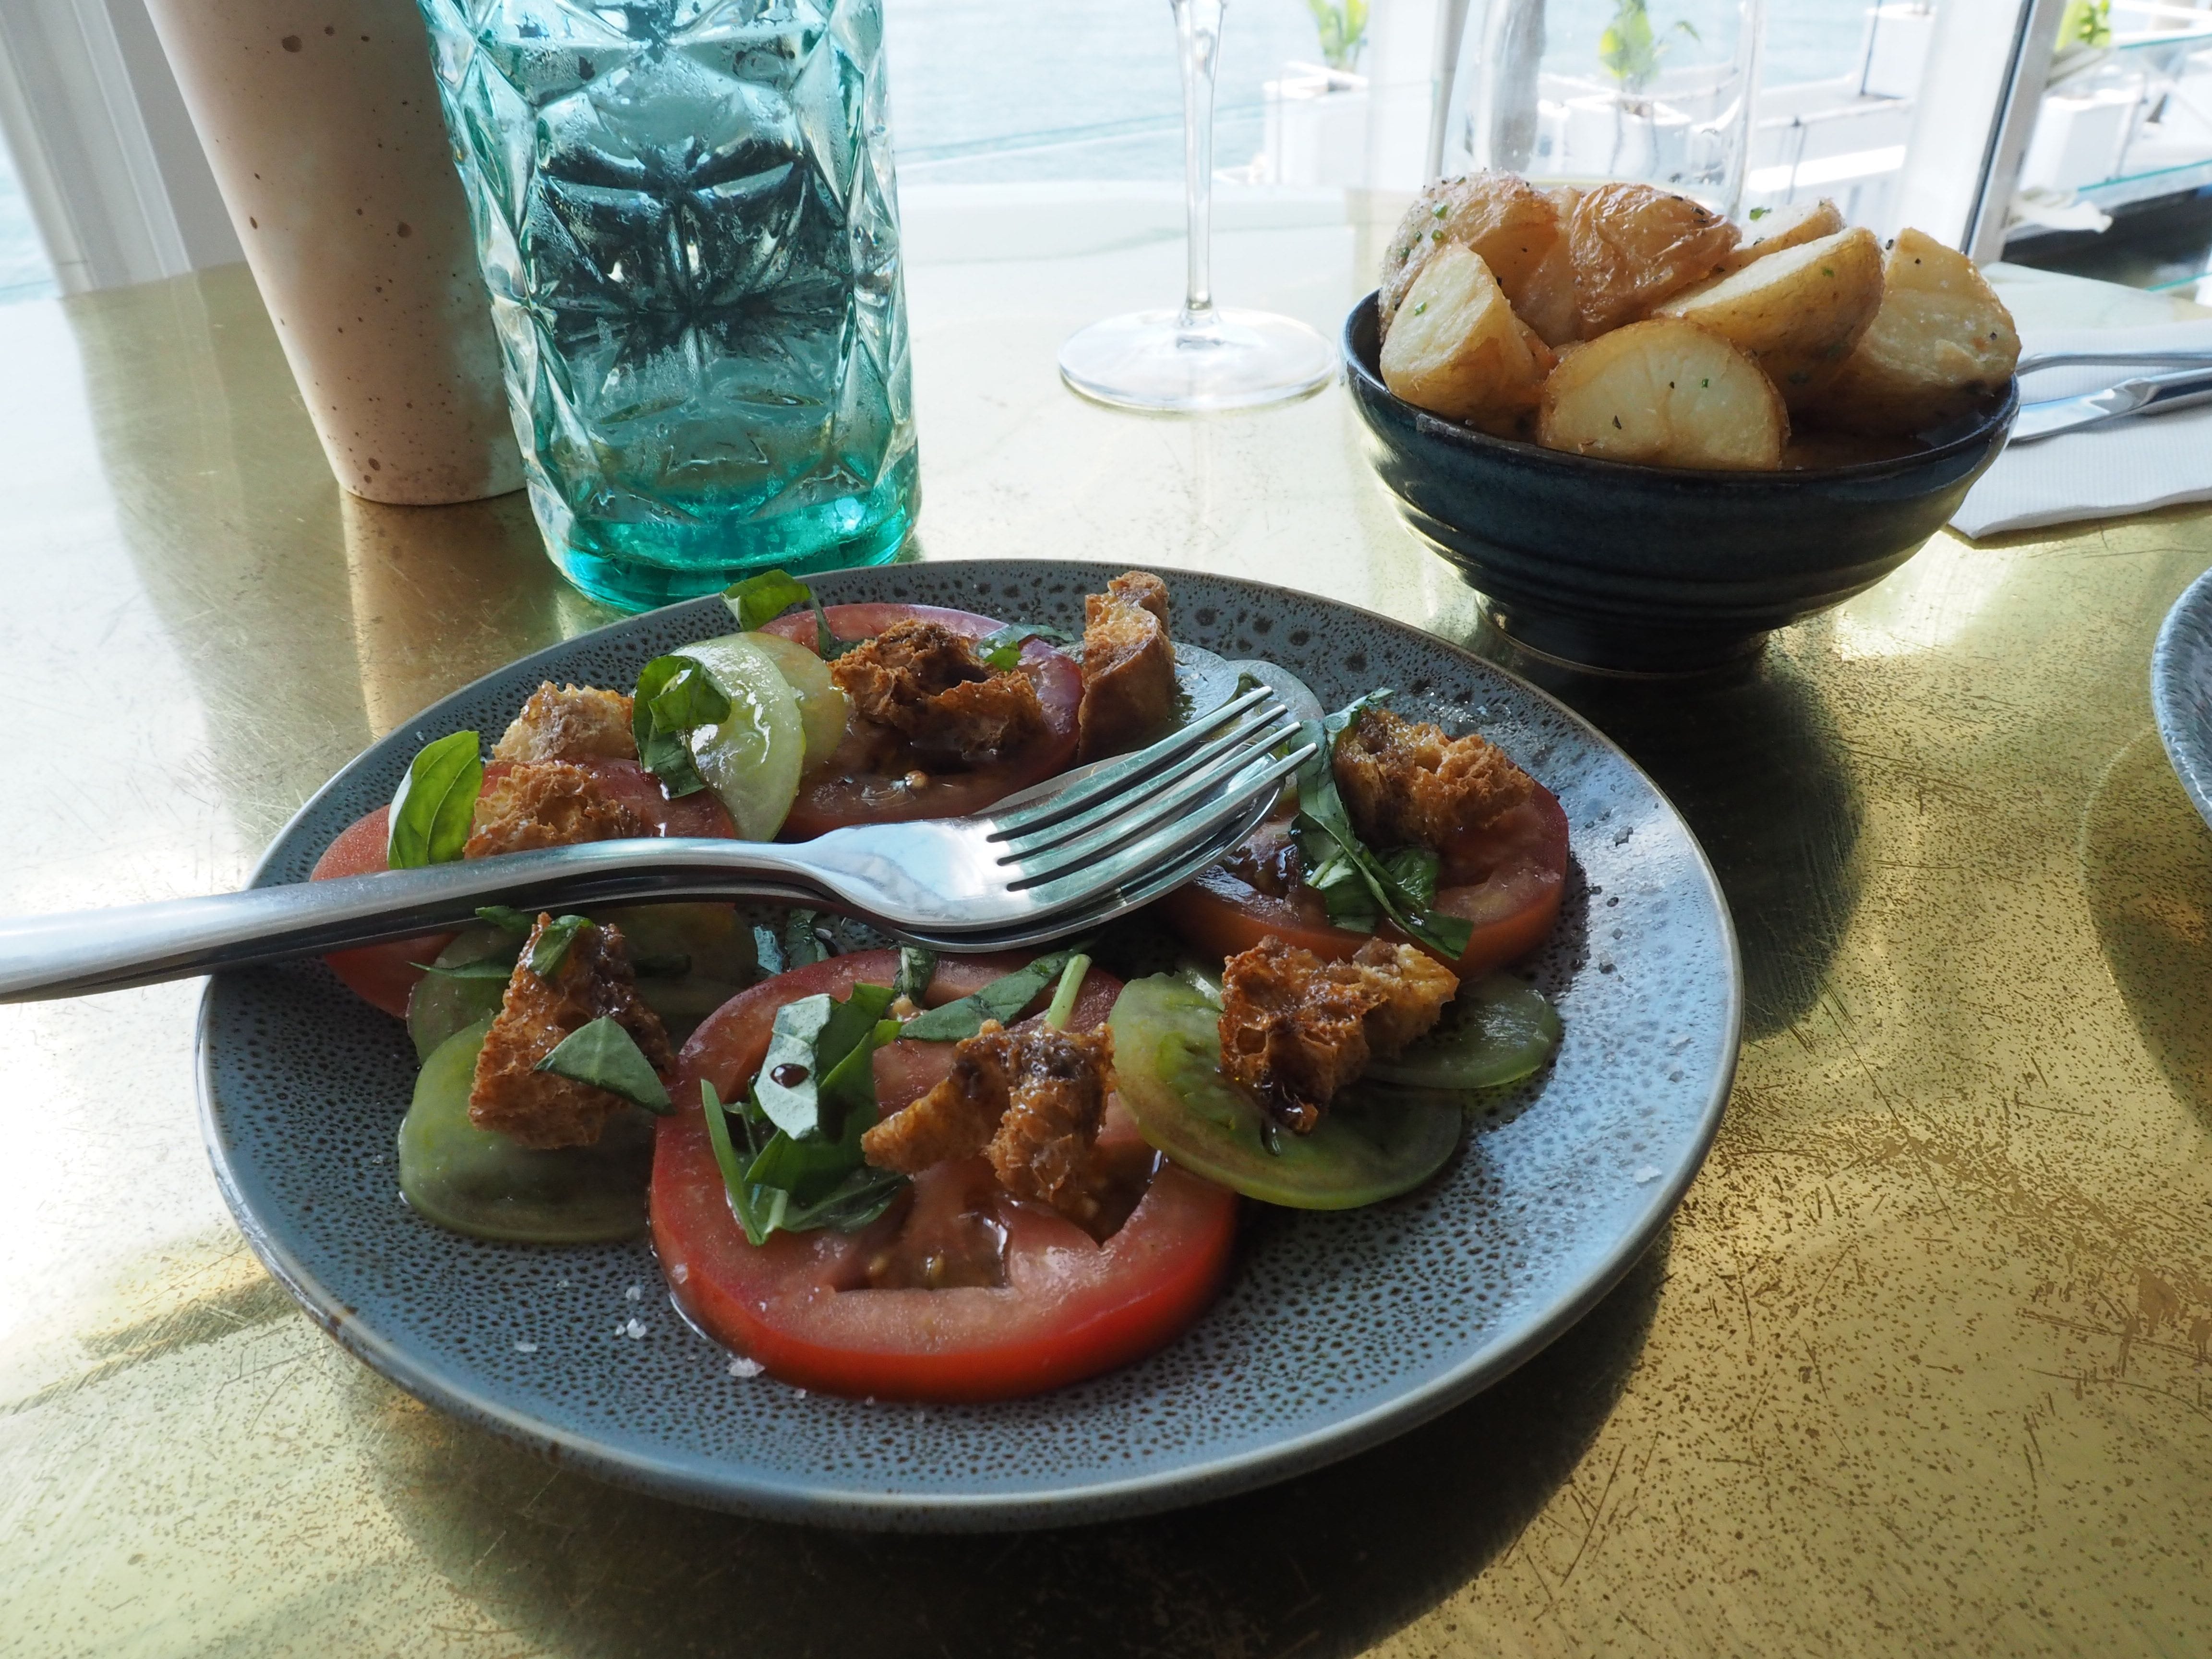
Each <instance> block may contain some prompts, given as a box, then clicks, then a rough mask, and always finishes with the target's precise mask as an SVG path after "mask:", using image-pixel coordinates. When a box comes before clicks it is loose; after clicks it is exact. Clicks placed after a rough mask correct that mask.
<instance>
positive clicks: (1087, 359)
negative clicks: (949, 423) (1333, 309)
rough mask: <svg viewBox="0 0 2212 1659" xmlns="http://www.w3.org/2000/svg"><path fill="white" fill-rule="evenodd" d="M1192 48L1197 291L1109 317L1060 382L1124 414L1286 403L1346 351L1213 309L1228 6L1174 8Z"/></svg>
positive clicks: (1187, 97)
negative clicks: (1219, 70) (1212, 252)
mask: <svg viewBox="0 0 2212 1659" xmlns="http://www.w3.org/2000/svg"><path fill="white" fill-rule="evenodd" d="M1222 3H1223V0H1170V4H1172V5H1173V7H1174V9H1175V19H1176V34H1177V35H1178V36H1179V37H1180V39H1181V41H1182V132H1183V183H1184V203H1185V206H1186V208H1187V210H1188V216H1189V230H1188V286H1187V290H1186V293H1185V295H1184V299H1183V303H1182V309H1181V310H1179V311H1139V312H1133V313H1130V314H1129V315H1127V316H1124V317H1109V318H1108V319H1106V320H1105V321H1103V322H1100V323H1093V324H1091V326H1090V327H1088V328H1086V329H1085V330H1083V331H1081V332H1080V333H1078V334H1074V335H1071V336H1070V337H1069V338H1068V340H1067V343H1066V344H1065V345H1063V346H1061V347H1060V378H1061V379H1062V380H1066V382H1067V383H1068V385H1069V386H1073V388H1074V389H1075V390H1076V391H1078V392H1081V393H1082V394H1083V395H1084V396H1085V397H1086V398H1097V400H1098V401H1099V402H1100V403H1102V404H1116V405H1118V406H1119V407H1121V408H1123V409H1148V410H1166V411H1176V412H1195V411H1198V410H1215V409H1252V408H1255V407H1257V406H1259V405H1261V404H1278V403H1285V402H1287V401H1289V400H1290V399H1291V398H1303V397H1304V396H1306V395H1307V394H1308V393H1309V392H1316V391H1318V390H1320V389H1321V388H1322V386H1327V385H1328V382H1329V380H1331V379H1332V378H1334V375H1335V374H1336V352H1335V350H1334V348H1332V347H1331V346H1330V345H1329V343H1328V342H1327V341H1326V340H1324V339H1322V337H1321V336H1320V335H1318V334H1316V333H1315V332H1314V331H1313V330H1311V329H1310V328H1308V327H1307V326H1306V325H1304V323H1301V322H1298V321H1297V320H1295V319H1291V318H1289V317H1279V316H1276V315H1275V314H1274V313H1272V312H1266V311H1225V310H1220V309H1217V308H1216V307H1215V306H1214V303H1213V295H1212V292H1211V287H1210V282H1209V278H1208V276H1207V270H1206V266H1207V252H1208V250H1207V242H1208V240H1209V238H1210V236H1211V234H1212V225H1211V221H1212V202H1213V70H1214V61H1215V58H1216V57H1217V55H1218V52H1219V48H1220V45H1221V8H1222Z"/></svg>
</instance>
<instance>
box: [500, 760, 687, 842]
mask: <svg viewBox="0 0 2212 1659" xmlns="http://www.w3.org/2000/svg"><path fill="white" fill-rule="evenodd" d="M652 833H653V826H652V825H650V824H648V823H646V821H645V820H644V819H643V818H641V817H639V816H638V815H637V814H636V813H635V812H634V811H631V810H630V808H629V806H627V805H624V804H623V802H621V801H619V800H617V799H614V797H613V796H611V795H610V794H608V793H607V792H606V791H605V789H603V788H602V787H600V785H599V780H598V779H597V778H595V777H593V776H592V775H591V774H590V773H589V772H586V770H584V769H583V768H582V767H580V766H571V765H569V764H568V763H567V762H565V761H541V762H534V763H529V764H526V765H522V766H518V767H515V768H514V769H513V770H511V771H508V772H507V773H504V774H502V775H501V776H499V777H497V778H495V779H492V780H490V781H487V782H486V783H485V785H484V790H483V794H481V795H479V796H478V797H477V805H476V812H475V815H474V817H473V819H472V821H471V827H470V829H469V839H468V844H467V845H466V846H465V847H464V848H462V849H461V856H462V857H463V858H471V859H481V858H489V857H490V856H491V855H492V854H495V853H522V852H527V851H529V850H530V849H531V848H536V847H574V846H577V845H579V844H580V843H582V842H587V841H622V840H625V839H627V838H629V837H630V836H649V835H651V834H652Z"/></svg>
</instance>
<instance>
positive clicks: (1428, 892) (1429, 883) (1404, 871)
mask: <svg viewBox="0 0 2212 1659" xmlns="http://www.w3.org/2000/svg"><path fill="white" fill-rule="evenodd" d="M1443 863H1444V861H1443V859H1442V858H1440V857H1438V856H1437V854H1435V853H1434V852H1432V851H1431V849H1430V848H1425V847H1400V848H1393V849H1392V850H1391V851H1389V852H1388V853H1385V854H1383V871H1384V872H1385V873H1386V874H1388V875H1389V878H1390V879H1391V880H1392V881H1394V882H1395V883H1397V884H1398V887H1399V889H1400V890H1401V891H1402V892H1404V893H1405V894H1406V895H1407V896H1408V897H1409V898H1411V899H1412V900H1413V902H1414V903H1416V904H1418V905H1419V906H1420V907H1421V908H1423V909H1424V910H1425V909H1427V908H1429V907H1430V906H1431V905H1432V904H1434V903H1435V902H1437V874H1438V872H1441V871H1442V870H1443Z"/></svg>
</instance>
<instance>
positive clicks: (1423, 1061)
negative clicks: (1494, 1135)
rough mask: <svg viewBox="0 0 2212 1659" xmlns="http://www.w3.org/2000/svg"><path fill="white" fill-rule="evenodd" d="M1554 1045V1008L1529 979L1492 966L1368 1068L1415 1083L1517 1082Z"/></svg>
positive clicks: (1481, 1085) (1382, 1077) (1389, 1079)
mask: <svg viewBox="0 0 2212 1659" xmlns="http://www.w3.org/2000/svg"><path fill="white" fill-rule="evenodd" d="M1558 1047H1559V1010H1558V1009H1556V1008H1554V1007H1553V1006H1552V1003H1551V999H1550V998H1548V997H1547V996H1546V995H1545V994H1543V993H1542V992H1541V991H1540V990H1538V989H1537V988H1536V987H1534V986H1533V985H1530V984H1528V982H1527V981H1522V980H1517V979H1516V978H1514V977H1513V975H1510V974H1492V975H1487V976H1486V977H1485V978H1484V979H1482V980H1480V981H1477V982H1476V983H1474V984H1473V985H1462V986H1461V987H1459V994H1458V995H1457V996H1455V997H1454V998H1453V999H1452V1000H1450V1001H1449V1002H1448V1003H1446V1004H1445V1005H1444V1012H1443V1018H1442V1019H1440V1020H1438V1021H1437V1024H1436V1026H1435V1028H1434V1029H1433V1030H1431V1031H1430V1032H1429V1034H1428V1035H1427V1036H1425V1037H1423V1038H1422V1039H1421V1040H1420V1041H1419V1042H1416V1043H1413V1045H1412V1046H1411V1047H1409V1048H1407V1050H1406V1052H1405V1053H1404V1054H1400V1055H1399V1056H1398V1057H1397V1058H1396V1059H1395V1060H1376V1061H1375V1062H1374V1064H1372V1065H1370V1066H1369V1067H1368V1068H1367V1075H1368V1076H1369V1077H1370V1078H1374V1079H1377V1080H1378V1081H1381V1082H1385V1083H1401V1084H1407V1085H1411V1086H1413V1087H1415V1088H1420V1089H1495V1088H1497V1087H1498V1085H1501V1084H1506V1083H1518V1082H1519V1081H1520V1080H1521V1079H1522V1078H1524V1077H1527V1076H1528V1074H1529V1073H1532V1072H1534V1071H1535V1070H1536V1069H1537V1068H1538V1067H1539V1066H1541V1065H1543V1063H1544V1062H1545V1061H1546V1060H1549V1059H1550V1058H1551V1057H1552V1050H1553V1049H1554V1048H1558Z"/></svg>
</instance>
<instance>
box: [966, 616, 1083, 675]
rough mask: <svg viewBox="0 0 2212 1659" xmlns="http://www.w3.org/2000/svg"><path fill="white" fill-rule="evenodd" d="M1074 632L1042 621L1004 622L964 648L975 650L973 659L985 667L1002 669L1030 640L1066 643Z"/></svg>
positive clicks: (1017, 659)
mask: <svg viewBox="0 0 2212 1659" xmlns="http://www.w3.org/2000/svg"><path fill="white" fill-rule="evenodd" d="M1074 639H1075V635H1073V634H1070V633H1069V632H1067V631H1066V629H1060V628H1053V627H1049V626H1048V625H1047V624H1045V623H1007V624H1006V626H1005V627H1004V628H1001V629H998V630H997V631H996V632H994V633H990V634H986V635H984V636H983V637H982V638H981V639H980V640H977V641H975V643H974V644H972V645H970V646H969V647H968V648H969V650H970V651H973V652H974V653H975V660H976V661H978V662H980V663H981V664H983V665H985V666H986V667H987V668H993V669H996V670H997V671H999V672H1000V673H1001V674H1003V673H1006V671H1008V670H1009V669H1012V668H1013V667H1015V666H1016V665H1018V664H1019V663H1020V661H1021V659H1022V647H1023V646H1024V645H1025V644H1027V643H1028V642H1029V641H1031V640H1045V641H1049V642H1051V643H1052V644H1054V645H1069V644H1073V642H1074Z"/></svg>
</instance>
